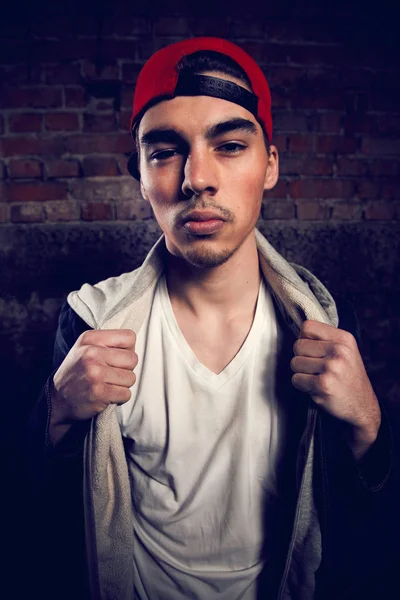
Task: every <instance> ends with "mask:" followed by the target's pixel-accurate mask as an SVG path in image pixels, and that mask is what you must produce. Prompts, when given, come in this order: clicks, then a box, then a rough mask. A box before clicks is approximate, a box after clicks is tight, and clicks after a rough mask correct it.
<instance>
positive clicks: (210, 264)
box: [181, 244, 236, 269]
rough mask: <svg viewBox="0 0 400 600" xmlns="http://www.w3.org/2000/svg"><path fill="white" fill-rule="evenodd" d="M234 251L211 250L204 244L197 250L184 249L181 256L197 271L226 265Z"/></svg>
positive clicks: (223, 249)
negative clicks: (197, 269)
mask: <svg viewBox="0 0 400 600" xmlns="http://www.w3.org/2000/svg"><path fill="white" fill-rule="evenodd" d="M235 250H236V248H222V249H221V250H213V249H212V248H209V247H207V245H206V244H205V245H204V246H200V247H198V248H185V250H184V251H183V252H182V254H181V256H182V258H183V259H184V260H185V261H186V262H188V263H189V264H190V265H192V266H193V267H197V268H199V269H213V268H215V267H219V266H221V265H223V264H224V263H226V262H227V261H228V260H229V259H230V257H231V256H232V255H233V254H234V253H235Z"/></svg>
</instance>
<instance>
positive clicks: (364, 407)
mask: <svg viewBox="0 0 400 600" xmlns="http://www.w3.org/2000/svg"><path fill="white" fill-rule="evenodd" d="M293 351H294V355H295V356H294V358H293V359H292V361H291V363H290V366H291V368H292V371H294V375H293V377H292V383H293V385H294V387H296V388H297V389H298V390H300V391H302V392H307V393H309V394H310V396H311V398H312V399H313V401H314V402H315V403H316V404H318V405H319V406H321V407H322V408H323V409H324V410H326V411H327V412H328V413H329V414H331V415H332V416H334V417H336V418H337V419H340V420H341V421H343V423H344V424H346V427H345V428H344V431H345V435H346V438H347V441H348V443H349V445H350V448H351V450H352V452H353V454H354V456H355V458H356V459H360V458H361V457H362V456H363V455H364V454H365V452H366V451H367V450H368V448H369V447H370V446H371V445H372V444H373V443H374V442H375V440H376V437H377V434H378V430H379V427H380V423H381V412H380V408H379V403H378V401H377V398H376V396H375V393H374V390H373V389H372V385H371V382H370V380H369V379H368V375H367V373H366V371H365V367H364V363H363V361H362V358H361V355H360V352H359V350H358V346H357V342H356V340H355V338H354V336H353V335H352V334H351V333H349V332H347V331H344V330H342V329H337V328H336V327H332V326H331V325H326V324H325V323H319V322H318V321H305V322H304V323H303V325H302V327H301V329H300V333H299V338H298V340H297V341H296V342H295V344H294V346H293Z"/></svg>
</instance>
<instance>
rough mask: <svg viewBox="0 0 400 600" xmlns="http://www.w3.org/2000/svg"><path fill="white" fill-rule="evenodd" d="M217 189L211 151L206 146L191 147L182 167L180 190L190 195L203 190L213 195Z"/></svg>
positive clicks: (215, 168)
mask: <svg viewBox="0 0 400 600" xmlns="http://www.w3.org/2000/svg"><path fill="white" fill-rule="evenodd" d="M217 190H218V173H217V165H216V164H215V161H214V160H213V156H212V151H211V152H210V150H208V149H206V148H204V149H203V148H202V149H200V148H198V149H192V150H191V151H190V153H189V154H188V157H187V159H186V163H185V167H184V180H183V183H182V192H183V193H184V194H185V196H188V197H191V196H193V195H194V194H195V195H196V196H200V194H202V193H203V192H205V191H207V192H208V193H209V194H211V195H213V194H215V193H216V191H217Z"/></svg>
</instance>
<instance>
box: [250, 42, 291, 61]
mask: <svg viewBox="0 0 400 600" xmlns="http://www.w3.org/2000/svg"><path fill="white" fill-rule="evenodd" d="M240 46H241V47H242V48H243V50H244V51H245V52H247V53H248V54H250V56H252V57H253V58H254V60H255V61H256V62H257V63H258V64H259V65H262V64H265V54H266V49H265V43H263V42H256V41H251V42H247V41H245V42H242V43H241V44H240ZM272 62H273V61H271V60H267V64H268V65H271V63H272ZM283 62H284V63H285V62H286V56H285V60H283Z"/></svg>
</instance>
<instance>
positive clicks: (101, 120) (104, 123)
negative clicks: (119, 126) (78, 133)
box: [83, 113, 116, 133]
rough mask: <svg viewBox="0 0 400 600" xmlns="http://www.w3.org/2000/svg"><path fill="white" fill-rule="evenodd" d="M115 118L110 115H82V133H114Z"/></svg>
mask: <svg viewBox="0 0 400 600" xmlns="http://www.w3.org/2000/svg"><path fill="white" fill-rule="evenodd" d="M115 129H116V123H115V116H114V115H113V114H112V115H101V116H100V115H92V114H90V113H86V114H84V115H83V131H86V132H91V133H106V132H108V131H115Z"/></svg>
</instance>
